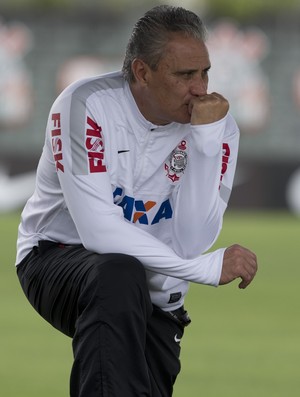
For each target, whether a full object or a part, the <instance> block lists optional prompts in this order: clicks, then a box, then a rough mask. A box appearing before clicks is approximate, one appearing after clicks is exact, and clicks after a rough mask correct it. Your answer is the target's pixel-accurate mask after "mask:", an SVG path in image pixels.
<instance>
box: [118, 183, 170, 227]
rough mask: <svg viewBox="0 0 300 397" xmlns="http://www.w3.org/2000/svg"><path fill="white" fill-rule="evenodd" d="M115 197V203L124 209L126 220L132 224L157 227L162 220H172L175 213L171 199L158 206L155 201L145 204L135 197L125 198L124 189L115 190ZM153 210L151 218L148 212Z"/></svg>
mask: <svg viewBox="0 0 300 397" xmlns="http://www.w3.org/2000/svg"><path fill="white" fill-rule="evenodd" d="M113 195H114V199H115V203H116V204H117V205H119V206H120V207H122V208H123V213H124V218H126V219H127V220H128V221H130V222H133V223H136V222H139V223H141V224H143V225H149V224H150V225H155V224H156V223H158V222H160V220H161V219H170V218H172V214H173V211H172V207H171V204H170V200H169V199H167V200H165V201H164V202H162V203H161V204H160V206H158V204H157V203H156V202H155V201H151V200H148V201H146V202H144V201H143V200H135V199H134V198H133V197H130V196H127V195H125V196H123V189H122V188H120V187H117V188H116V189H115V191H114V193H113ZM155 207H157V208H155ZM152 208H153V209H154V211H151V218H150V215H149V213H148V212H149V211H150V210H151V209H152Z"/></svg>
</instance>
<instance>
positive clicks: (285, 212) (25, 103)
mask: <svg viewBox="0 0 300 397" xmlns="http://www.w3.org/2000/svg"><path fill="white" fill-rule="evenodd" d="M160 3H169V4H172V5H180V6H185V7H186V8H189V9H191V10H193V11H195V12H197V13H198V14H199V15H200V16H202V18H203V20H204V21H205V23H206V25H207V27H208V30H209V38H208V47H209V50H210V55H211V61H212V70H211V72H210V90H211V91H212V90H217V91H219V92H221V93H222V94H224V95H225V96H226V97H228V99H229V100H230V103H231V112H232V113H233V114H234V116H235V118H236V120H237V121H238V124H239V126H240V129H241V140H240V155H239V161H238V167H237V173H236V178H235V188H234V190H233V193H232V196H231V201H230V206H229V210H228V211H227V213H226V215H225V219H224V227H223V231H222V233H221V235H220V238H219V239H218V241H217V243H216V246H215V247H214V248H218V247H224V246H229V245H231V244H233V243H236V242H239V243H240V244H241V245H244V246H246V247H249V248H250V249H252V250H253V251H254V252H255V253H256V254H257V256H258V259H259V272H258V275H257V277H256V279H255V281H254V283H253V284H252V285H251V286H250V287H249V288H247V290H246V291H240V290H239V289H238V288H237V285H238V280H237V281H236V282H233V283H231V284H229V285H228V286H224V287H220V288H217V289H215V288H208V287H205V286H199V285H196V284H193V285H191V289H190V293H189V295H188V297H187V300H186V307H187V308H188V310H189V313H190V315H191V317H192V321H193V322H192V326H191V327H188V328H187V329H186V336H185V338H183V341H182V346H183V347H184V348H183V349H182V353H181V360H182V373H181V376H180V377H179V380H178V382H177V383H176V387H175V393H174V397H182V396H187V397H199V396H200V395H201V396H204V397H298V396H299V390H300V377H299V357H300V343H299V334H300V317H299V292H298V291H299V278H300V266H299V253H298V251H299V248H298V247H299V236H300V233H299V232H300V228H299V226H300V225H299V220H300V218H299V216H300V117H299V116H300V2H299V0H284V1H282V0H264V1H262V0H251V1H249V0H185V1H184V0H181V1H175V0H174V1H171V0H164V1H162V2H160V1H151V0H143V1H137V0H109V1H101V0H84V1H81V0H1V2H0V236H1V239H0V248H1V249H0V395H1V396H5V397H40V396H45V397H54V396H55V397H63V396H67V395H68V378H69V372H70V368H71V365H72V350H71V341H70V339H69V338H67V337H65V336H63V335H62V334H60V333H58V332H57V331H56V330H54V329H53V328H52V327H50V326H49V325H48V324H47V323H46V322H45V321H43V320H41V318H40V317H39V316H38V315H37V314H36V313H35V311H34V310H33V309H32V308H31V307H30V305H29V304H28V302H27V301H26V299H25V297H24V295H23V292H22V291H21V288H20V286H19V283H18V280H17V277H16V275H15V269H14V262H15V244H16V235H17V227H18V223H19V218H20V210H21V208H22V207H23V205H24V203H25V201H26V200H27V198H28V197H29V196H30V195H31V193H32V191H33V187H34V178H35V169H36V166H37V162H38V159H39V156H40V153H41V150H42V146H43V142H44V134H45V126H46V122H47V118H48V113H49V110H50V107H51V105H52V103H53V101H54V100H55V98H56V97H57V95H58V94H59V93H60V92H61V90H62V89H63V88H64V87H65V86H66V85H68V84H69V83H71V82H72V81H74V80H77V79H79V78H81V77H85V76H89V75H96V74H101V73H104V72H109V71H114V70H117V69H120V68H121V65H122V61H123V57H124V53H125V46H126V44H127V41H128V38H129V35H130V32H131V30H132V27H133V25H134V23H135V21H136V20H137V18H139V17H140V16H141V15H143V14H144V12H145V11H147V10H148V9H149V8H151V7H152V6H154V5H157V4H160Z"/></svg>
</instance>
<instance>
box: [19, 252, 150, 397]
mask: <svg viewBox="0 0 300 397" xmlns="http://www.w3.org/2000/svg"><path fill="white" fill-rule="evenodd" d="M18 276H19V279H20V282H21V285H22V287H23V290H24V292H25V294H26V296H27V297H28V299H29V301H30V302H31V304H32V305H33V306H34V307H35V309H36V310H37V311H38V312H39V313H40V314H41V315H42V316H43V317H44V318H45V319H46V320H47V321H49V322H50V323H51V324H52V325H53V326H55V327H56V328H58V329H59V330H61V331H62V332H64V333H65V334H67V335H69V336H73V350H74V365H73V369H72V375H71V382H70V393H71V396H72V397H96V396H97V397H100V396H103V397H106V396H109V397H135V396H136V397H152V396H154V395H152V393H151V383H150V377H149V372H148V364H147V361H146V358H145V345H146V329H147V321H148V319H149V318H150V316H151V311H152V304H151V302H150V297H149V293H148V290H147V285H146V277H145V272H144V269H143V266H142V265H141V264H140V262H139V261H138V260H136V259H135V258H132V257H129V256H127V255H121V254H107V255H97V254H94V253H91V252H88V251H86V250H85V249H84V248H83V247H67V248H64V249H61V248H59V247H57V246H55V247H51V248H49V249H47V250H45V252H43V253H41V250H39V249H34V250H33V251H32V252H31V254H30V255H29V256H28V257H27V258H26V260H25V261H24V262H23V263H21V264H20V265H19V266H18Z"/></svg>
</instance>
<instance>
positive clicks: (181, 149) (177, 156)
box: [165, 141, 187, 182]
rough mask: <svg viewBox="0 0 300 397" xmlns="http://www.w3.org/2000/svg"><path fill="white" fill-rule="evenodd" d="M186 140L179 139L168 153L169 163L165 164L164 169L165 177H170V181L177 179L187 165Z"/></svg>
mask: <svg viewBox="0 0 300 397" xmlns="http://www.w3.org/2000/svg"><path fill="white" fill-rule="evenodd" d="M186 149H187V142H186V141H181V142H180V144H179V145H178V146H177V148H176V149H174V150H173V152H172V153H171V155H170V158H169V164H165V170H166V172H167V177H168V178H169V179H171V181H172V182H177V181H179V179H180V177H181V175H182V174H183V173H184V170H185V168H186V165H187V153H186Z"/></svg>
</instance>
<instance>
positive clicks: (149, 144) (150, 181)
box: [16, 72, 239, 310]
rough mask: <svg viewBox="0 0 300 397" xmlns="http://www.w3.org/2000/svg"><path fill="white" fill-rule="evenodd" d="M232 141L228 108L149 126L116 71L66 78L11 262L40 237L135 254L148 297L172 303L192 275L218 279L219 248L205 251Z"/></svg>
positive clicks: (221, 201) (177, 302) (229, 174)
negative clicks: (212, 118) (204, 119)
mask: <svg viewBox="0 0 300 397" xmlns="http://www.w3.org/2000/svg"><path fill="white" fill-rule="evenodd" d="M238 141H239V130H238V127H237V125H236V123H235V121H234V119H233V117H232V116H231V115H230V114H229V113H228V114H227V115H226V116H225V117H224V118H223V119H221V120H219V121H217V122H214V123H211V124H206V125H193V126H192V125H190V124H179V123H170V124H168V125H165V126H157V125H154V124H152V123H151V122H149V121H147V120H146V119H145V118H144V117H143V115H142V114H141V113H140V111H139V109H138V107H137V105H136V103H135V100H134V98H133V96H132V93H131V90H130V87H129V84H128V83H127V82H126V81H124V78H123V77H122V74H121V72H114V73H110V74H106V75H103V76H97V77H93V78H87V79H84V80H80V81H78V82H75V83H73V84H72V85H70V86H69V87H68V88H66V89H65V90H64V91H63V92H62V93H61V94H60V96H59V97H58V98H57V100H56V101H55V102H54V104H53V106H52V108H51V111H50V115H49V119H48V123H47V130H46V138H45V145H44V148H43V152H42V155H41V158H40V161H39V165H38V168H37V176H36V187H35V191H34V193H33V195H32V197H31V198H30V199H29V200H28V202H27V204H26V205H25V208H24V210H23V212H22V216H21V223H20V226H19V232H18V241H17V258H16V264H17V265H18V264H19V263H20V261H21V260H22V259H23V258H24V257H25V256H26V255H27V254H28V253H29V252H30V250H31V249H32V247H33V246H36V245H37V244H38V241H39V240H50V241H55V242H61V243H64V244H83V246H84V247H85V248H86V249H88V250H90V251H93V252H96V253H124V254H128V255H132V256H134V257H136V258H137V259H139V260H140V262H141V263H142V264H143V265H144V267H145V269H146V274H147V281H148V286H149V291H150V295H151V299H152V302H153V304H155V305H157V306H159V307H161V308H162V309H163V310H175V309H176V308H178V307H180V306H181V305H182V304H183V302H184V296H185V294H186V292H187V290H188V285H189V282H195V283H200V284H208V285H213V286H217V285H218V284H219V279H220V275H221V269H222V260H223V254H224V250H225V248H222V249H218V250H216V251H214V252H211V253H205V252H206V251H207V250H208V249H209V248H210V247H211V246H212V244H213V243H214V242H215V240H216V238H217V237H218V235H219V233H220V230H221V227H222V218H223V214H224V211H225V209H226V207H227V203H228V199H229V196H230V192H231V188H232V184H233V178H234V172H235V168H236V161H237V152H238ZM116 277H118V275H117V274H116Z"/></svg>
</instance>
